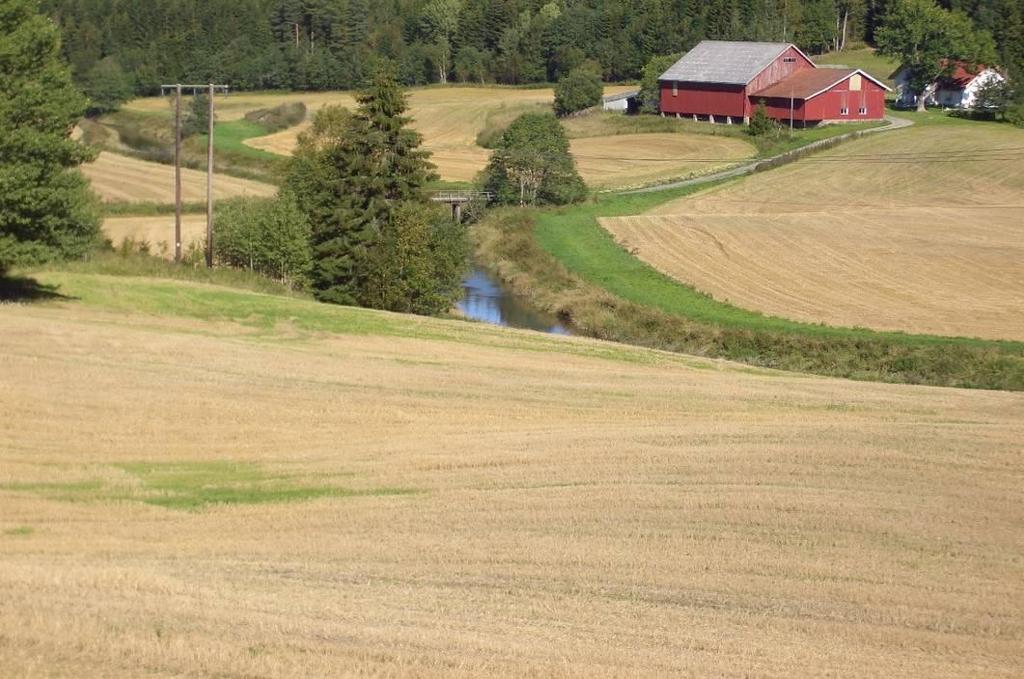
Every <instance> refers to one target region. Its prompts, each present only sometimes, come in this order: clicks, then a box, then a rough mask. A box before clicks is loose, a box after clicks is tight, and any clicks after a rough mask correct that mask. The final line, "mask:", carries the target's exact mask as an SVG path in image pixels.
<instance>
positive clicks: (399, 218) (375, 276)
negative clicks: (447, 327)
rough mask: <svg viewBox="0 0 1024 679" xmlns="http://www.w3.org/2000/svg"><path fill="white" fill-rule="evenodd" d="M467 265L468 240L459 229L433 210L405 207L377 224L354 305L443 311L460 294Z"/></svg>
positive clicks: (416, 311) (413, 205)
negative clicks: (364, 275) (361, 288)
mask: <svg viewBox="0 0 1024 679" xmlns="http://www.w3.org/2000/svg"><path fill="white" fill-rule="evenodd" d="M468 261H469V238H468V236H467V233H466V228H465V227H464V226H463V225H462V224H459V223H457V222H456V221H455V220H453V219H451V218H450V217H449V216H448V215H447V214H446V213H445V211H444V210H441V209H438V208H437V207H436V206H433V205H424V204H422V203H416V202H408V203H405V204H404V205H402V206H401V207H399V208H398V209H397V210H396V211H395V213H394V214H393V215H392V217H391V219H390V220H389V221H388V222H386V223H385V224H383V225H381V230H380V234H379V237H378V239H377V242H376V243H374V245H373V247H372V248H371V250H370V253H369V257H368V261H367V277H366V284H365V286H364V287H363V290H362V291H361V296H360V300H359V301H360V303H361V304H362V305H363V306H368V307H373V308H375V309H385V310H388V311H397V312H400V313H413V314H423V315H432V314H438V313H442V312H445V311H448V310H449V309H451V308H452V306H453V305H454V304H455V302H456V301H457V300H458V298H459V296H460V294H461V292H462V285H461V283H462V276H463V274H464V273H465V271H466V268H467V262H468Z"/></svg>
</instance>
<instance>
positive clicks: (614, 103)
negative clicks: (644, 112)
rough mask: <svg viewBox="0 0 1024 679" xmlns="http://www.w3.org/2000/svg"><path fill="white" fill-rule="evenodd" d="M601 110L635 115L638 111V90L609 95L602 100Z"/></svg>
mask: <svg viewBox="0 0 1024 679" xmlns="http://www.w3.org/2000/svg"><path fill="white" fill-rule="evenodd" d="M601 108H602V109H603V110H605V111H619V112H621V113H636V112H637V111H639V110H640V90H632V91H630V92H620V93H619V94H610V95H608V96H607V97H605V98H604V99H603V100H602V102H601Z"/></svg>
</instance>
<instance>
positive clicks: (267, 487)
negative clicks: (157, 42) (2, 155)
mask: <svg viewBox="0 0 1024 679" xmlns="http://www.w3.org/2000/svg"><path fill="white" fill-rule="evenodd" d="M130 265H131V262H128V263H127V264H125V266H124V269H123V273H131V272H132V271H133V269H132V268H131V266H130ZM97 270H98V269H96V268H95V267H94V268H92V269H90V268H89V266H87V265H83V266H80V267H74V268H73V270H70V271H52V270H51V271H44V272H40V273H38V276H39V277H40V279H42V280H44V281H48V282H50V283H58V284H60V286H61V292H63V293H65V294H66V295H69V296H72V297H75V298H77V300H78V301H74V300H65V301H62V302H59V303H58V304H44V305H29V304H26V305H16V306H10V307H3V308H0V315H2V316H3V327H4V331H3V333H0V374H2V375H3V383H4V386H5V388H3V389H0V412H4V413H5V415H6V416H5V417H4V418H3V419H2V421H0V554H2V556H0V601H3V602H4V606H3V608H4V615H0V639H2V640H3V641H4V643H0V667H4V670H5V673H9V674H11V675H13V676H24V675H33V674H39V673H40V672H41V671H42V672H44V673H47V674H53V675H68V676H123V675H137V674H139V673H140V668H144V672H145V674H146V675H148V676H182V675H188V676H260V677H294V676H338V675H342V674H346V673H348V674H353V673H354V674H358V675H365V676H380V675H387V676H392V675H395V676H399V675H417V676H441V675H443V676H466V677H469V676H474V677H475V676H485V675H502V676H619V675H626V676H630V675H637V674H643V675H650V674H658V675H666V676H675V675H679V674H686V673H694V674H698V675H728V676H795V675H828V674H841V675H844V676H880V675H886V674H891V673H892V672H893V670H894V669H895V670H896V671H897V672H898V673H899V674H901V675H904V676H976V675H985V676H1007V677H1009V676H1013V675H1014V673H1015V672H1016V670H1017V668H1018V667H1019V659H1020V645H1019V640H1020V638H1021V634H1022V626H1024V622H1022V620H1021V617H1020V615H1019V608H1020V606H1019V602H1020V600H1021V596H1022V593H1024V592H1022V583H1024V579H1022V578H1021V574H1022V566H1021V563H1020V560H1019V558H1017V554H1018V553H1019V543H1020V540H1019V526H1020V525H1021V520H1022V511H1024V503H1022V502H1021V501H1020V499H1021V491H1020V488H1021V484H1020V473H1021V464H1020V455H1019V441H1020V440H1021V436H1022V428H1024V424H1022V423H1024V419H1022V417H1021V414H1022V407H1024V401H1022V399H1021V397H1020V395H1015V394H1001V393H964V392H961V391H957V390H938V389H920V388H906V387H894V386H886V385H877V384H857V383H849V382H839V381H834V380H823V379H817V378H809V377H806V376H799V375H792V374H785V373H776V372H768V371H753V370H751V369H748V368H744V367H742V366H736V365H733V364H723V363H715V362H711V361H705V360H699V359H690V358H686V357H681V356H672V355H668V354H665V353H661V352H651V351H645V350H641V349H635V348H629V347H614V346H610V345H606V344H601V343H596V342H593V341H589V340H586V339H579V338H551V337H547V336H544V335H539V334H535V333H526V332H516V331H508V330H503V329H498V328H491V327H486V326H479V325H474V324H468V323H461V322H452V321H441V320H434V319H418V318H412V317H407V316H398V315H394V314H383V313H376V312H370V311H363V310H358V309H344V308H336V307H325V306H320V305H314V304H311V303H309V302H307V301H304V300H294V299H286V298H282V297H279V296H269V295H265V294H256V293H253V292H249V291H246V290H239V289H232V288H229V287H226V286H223V285H221V286H207V285H198V284H195V283H191V282H177V281H170V280H153V279H147V278H133V277H119V278H114V277H111V276H107V275H100V274H97V273H96V272H95V271H97ZM211 275H212V276H214V277H218V276H221V275H223V274H219V273H216V272H215V273H214V274H211ZM213 280H215V281H218V282H220V283H226V282H229V281H226V280H221V279H219V278H214V279H213ZM605 352H606V353H605ZM609 359H612V360H609ZM695 368H700V370H696V369H695ZM751 372H756V373H758V374H749V373H751ZM54 404H59V407H55V406H54ZM410 602H413V603H410Z"/></svg>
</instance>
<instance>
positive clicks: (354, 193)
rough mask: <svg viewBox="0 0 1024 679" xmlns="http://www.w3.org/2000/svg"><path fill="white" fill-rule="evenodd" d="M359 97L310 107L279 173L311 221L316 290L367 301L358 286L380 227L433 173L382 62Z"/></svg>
mask: <svg viewBox="0 0 1024 679" xmlns="http://www.w3.org/2000/svg"><path fill="white" fill-rule="evenodd" d="M358 102H359V107H358V109H357V111H356V113H354V114H350V113H348V112H347V111H345V110H344V109H341V108H337V107H327V108H325V109H323V110H321V111H320V112H319V113H318V114H317V116H316V117H315V118H314V122H313V127H312V129H311V130H310V131H309V132H307V133H305V134H304V135H303V136H302V137H301V138H300V144H299V148H298V150H297V152H296V154H295V157H294V159H293V160H292V163H291V167H290V170H289V173H288V177H287V180H286V186H287V188H288V189H289V190H290V191H291V192H292V193H293V194H294V195H295V196H296V197H297V199H298V201H299V204H300V205H302V206H303V208H304V209H305V210H306V211H307V214H308V215H309V218H310V223H311V225H312V244H313V259H314V266H313V276H312V278H313V288H314V291H315V294H316V295H317V297H318V298H319V299H321V300H322V301H325V302H333V303H336V304H359V303H373V300H367V298H366V294H365V290H366V287H367V280H368V276H369V268H370V266H371V264H370V262H371V258H372V256H373V251H374V248H376V247H377V246H378V244H379V243H380V240H381V234H382V233H384V232H385V231H386V229H387V226H388V225H389V224H390V223H391V222H392V220H393V219H394V216H395V214H396V212H397V211H398V210H400V209H401V208H402V206H403V205H405V204H407V203H423V202H425V201H426V197H425V195H424V188H425V186H426V185H427V183H429V182H430V181H433V180H434V179H436V175H435V174H434V171H433V166H432V165H431V164H430V162H429V160H428V158H429V153H427V152H426V151H423V150H422V149H420V144H421V143H422V140H421V137H420V135H419V134H418V133H416V132H415V131H413V130H411V129H409V127H408V124H409V122H410V121H409V118H407V117H406V116H405V115H404V114H405V112H406V111H407V109H408V103H407V101H406V97H405V94H404V93H403V92H402V90H401V88H400V87H399V86H398V83H397V81H396V80H395V78H394V75H393V74H392V73H391V72H390V71H389V70H386V69H385V70H382V71H380V72H379V73H378V74H377V76H376V78H375V79H374V84H373V86H372V87H371V88H370V89H369V90H367V91H366V92H365V93H363V94H361V95H360V96H359V97H358Z"/></svg>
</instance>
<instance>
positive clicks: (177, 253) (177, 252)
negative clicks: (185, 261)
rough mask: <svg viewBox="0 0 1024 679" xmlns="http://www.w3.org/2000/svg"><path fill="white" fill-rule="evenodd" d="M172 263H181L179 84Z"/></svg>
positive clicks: (176, 94)
mask: <svg viewBox="0 0 1024 679" xmlns="http://www.w3.org/2000/svg"><path fill="white" fill-rule="evenodd" d="M174 261H175V262H178V263H179V264H180V263H181V83H178V84H177V85H175V86H174Z"/></svg>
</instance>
